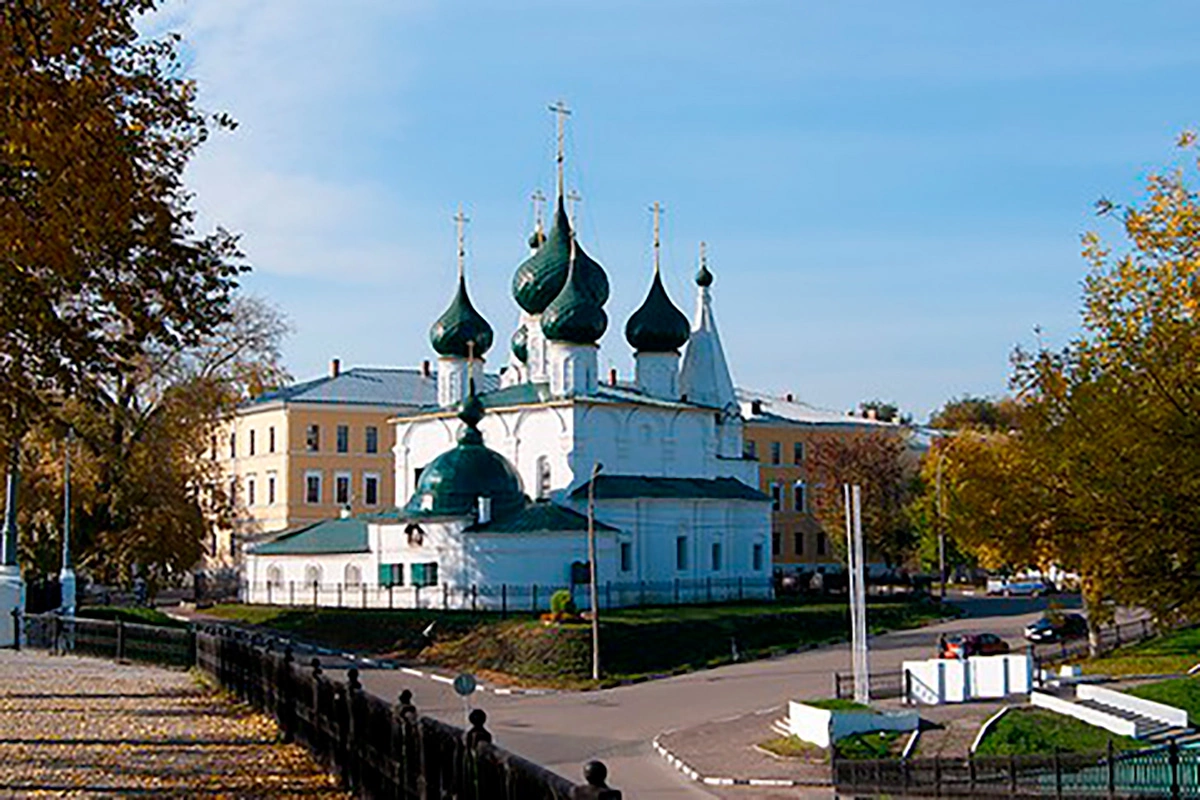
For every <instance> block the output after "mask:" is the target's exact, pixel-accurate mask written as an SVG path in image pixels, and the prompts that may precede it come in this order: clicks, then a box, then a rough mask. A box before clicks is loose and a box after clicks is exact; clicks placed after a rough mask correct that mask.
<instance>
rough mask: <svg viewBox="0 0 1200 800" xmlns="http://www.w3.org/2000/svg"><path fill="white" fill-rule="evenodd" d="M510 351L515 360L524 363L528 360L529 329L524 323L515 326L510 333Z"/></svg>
mask: <svg viewBox="0 0 1200 800" xmlns="http://www.w3.org/2000/svg"><path fill="white" fill-rule="evenodd" d="M512 351H513V355H514V356H516V357H517V361H520V362H521V363H522V364H525V363H527V362H528V361H529V329H528V328H526V327H525V326H524V325H522V326H521V327H519V328H517V330H516V332H515V333H513V335H512Z"/></svg>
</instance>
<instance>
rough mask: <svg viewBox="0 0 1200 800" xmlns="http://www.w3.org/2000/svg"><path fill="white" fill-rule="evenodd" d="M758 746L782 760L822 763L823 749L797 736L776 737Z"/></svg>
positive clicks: (823, 757)
mask: <svg viewBox="0 0 1200 800" xmlns="http://www.w3.org/2000/svg"><path fill="white" fill-rule="evenodd" d="M758 746H759V747H761V748H762V749H763V750H766V751H767V752H768V753H774V754H775V755H777V756H780V757H782V758H803V759H807V760H809V761H824V760H825V748H823V747H818V746H817V745H815V744H813V743H812V742H806V741H804V740H803V739H801V738H800V737H799V736H778V737H776V738H774V739H768V740H767V741H765V742H759V743H758Z"/></svg>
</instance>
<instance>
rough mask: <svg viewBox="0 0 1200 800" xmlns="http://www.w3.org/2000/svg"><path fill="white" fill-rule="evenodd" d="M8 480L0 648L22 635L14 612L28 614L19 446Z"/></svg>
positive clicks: (0, 537)
mask: <svg viewBox="0 0 1200 800" xmlns="http://www.w3.org/2000/svg"><path fill="white" fill-rule="evenodd" d="M10 447H11V450H10V451H9V461H8V477H7V480H6V483H5V492H4V530H3V533H0V545H2V546H3V552H2V553H0V556H2V557H0V644H4V645H7V644H16V643H17V642H18V641H19V639H20V635H21V632H20V631H19V630H18V629H17V627H16V625H15V624H14V623H15V620H14V618H13V611H14V610H17V609H20V610H21V611H24V610H25V581H23V580H22V579H21V566H20V563H19V562H18V561H17V487H18V485H19V484H20V481H21V476H20V471H19V450H18V447H19V445H18V444H17V443H16V442H13V443H12V445H10Z"/></svg>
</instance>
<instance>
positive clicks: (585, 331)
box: [542, 262, 608, 344]
mask: <svg viewBox="0 0 1200 800" xmlns="http://www.w3.org/2000/svg"><path fill="white" fill-rule="evenodd" d="M606 328H608V315H607V314H605V313H604V309H603V308H601V307H600V304H599V303H597V302H596V301H595V300H594V299H593V295H591V294H590V293H589V292H588V288H587V280H586V278H584V277H583V273H581V271H580V269H579V263H578V262H576V263H575V264H574V265H572V266H571V267H570V269H569V270H568V271H567V285H566V286H564V287H563V289H562V291H561V292H559V293H558V297H556V298H554V301H553V302H552V303H550V305H548V306H546V310H545V311H543V312H542V333H544V334H545V335H546V338H547V339H549V340H551V341H554V342H570V343H571V344H595V343H596V342H597V341H599V339H600V337H601V336H603V335H604V331H605V329H606Z"/></svg>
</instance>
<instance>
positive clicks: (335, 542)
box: [250, 517, 370, 556]
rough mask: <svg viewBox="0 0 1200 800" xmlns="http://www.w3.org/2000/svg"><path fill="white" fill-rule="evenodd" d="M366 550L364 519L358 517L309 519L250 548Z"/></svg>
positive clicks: (266, 552)
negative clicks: (309, 520)
mask: <svg viewBox="0 0 1200 800" xmlns="http://www.w3.org/2000/svg"><path fill="white" fill-rule="evenodd" d="M369 550H370V548H369V547H368V546H367V521H366V520H365V519H361V518H359V517H349V518H347V519H324V520H321V521H320V522H310V523H309V524H307V525H301V526H300V527H298V528H291V529H290V530H286V531H284V532H283V533H281V534H279V535H278V536H276V537H275V538H274V539H272V540H271V541H269V542H263V543H262V544H259V545H255V546H254V547H251V548H250V552H252V553H254V554H255V555H260V556H275V555H280V556H283V555H288V556H298V555H321V554H327V553H366V552H369Z"/></svg>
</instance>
